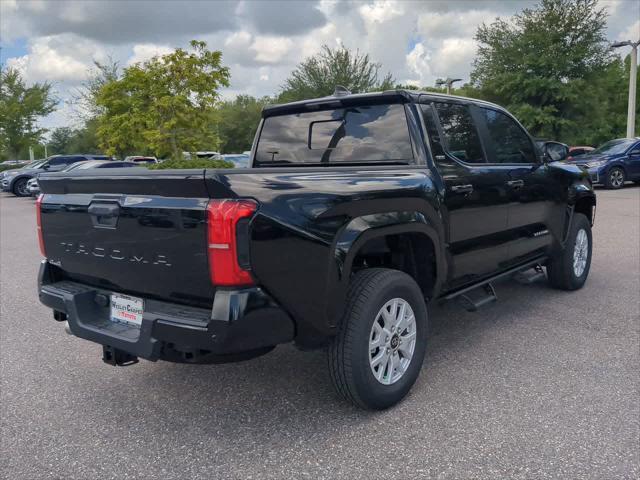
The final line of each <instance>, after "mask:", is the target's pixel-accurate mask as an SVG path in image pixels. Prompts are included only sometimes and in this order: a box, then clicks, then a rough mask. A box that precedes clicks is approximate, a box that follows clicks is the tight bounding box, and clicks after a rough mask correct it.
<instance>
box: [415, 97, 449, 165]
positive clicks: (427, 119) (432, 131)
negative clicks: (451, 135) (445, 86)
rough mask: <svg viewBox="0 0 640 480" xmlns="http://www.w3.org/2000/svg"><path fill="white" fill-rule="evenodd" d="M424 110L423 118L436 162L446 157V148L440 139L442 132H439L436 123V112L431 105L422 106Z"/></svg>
mask: <svg viewBox="0 0 640 480" xmlns="http://www.w3.org/2000/svg"><path fill="white" fill-rule="evenodd" d="M420 108H421V109H422V117H423V119H424V125H425V127H426V129H427V135H428V136H429V145H430V146H431V153H432V154H433V156H434V161H438V160H440V158H438V157H441V158H442V157H444V146H443V145H442V140H441V139H440V132H438V125H437V123H436V117H435V112H434V111H433V108H432V107H431V105H424V104H423V105H420Z"/></svg>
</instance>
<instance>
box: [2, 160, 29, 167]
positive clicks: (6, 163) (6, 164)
mask: <svg viewBox="0 0 640 480" xmlns="http://www.w3.org/2000/svg"><path fill="white" fill-rule="evenodd" d="M27 163H29V161H28V160H5V161H4V162H0V165H2V166H3V167H11V166H14V165H17V166H21V165H26V164H27Z"/></svg>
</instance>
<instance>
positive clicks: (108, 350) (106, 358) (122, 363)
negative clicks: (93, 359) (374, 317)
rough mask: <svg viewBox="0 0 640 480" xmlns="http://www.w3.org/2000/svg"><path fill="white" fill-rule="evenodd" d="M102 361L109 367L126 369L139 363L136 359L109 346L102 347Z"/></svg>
mask: <svg viewBox="0 0 640 480" xmlns="http://www.w3.org/2000/svg"><path fill="white" fill-rule="evenodd" d="M102 361H103V362H104V363H108V364H109V365H113V366H114V367H115V366H119V367H128V366H129V365H134V364H136V363H138V362H139V360H138V357H136V356H135V355H131V354H130V353H127V352H125V351H123V350H118V349H117V348H113V347H111V346H109V345H103V346H102Z"/></svg>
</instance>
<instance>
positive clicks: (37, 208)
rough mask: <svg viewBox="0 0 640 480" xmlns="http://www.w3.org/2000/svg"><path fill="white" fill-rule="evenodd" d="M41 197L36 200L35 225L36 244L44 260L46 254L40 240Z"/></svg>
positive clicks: (42, 241)
mask: <svg viewBox="0 0 640 480" xmlns="http://www.w3.org/2000/svg"><path fill="white" fill-rule="evenodd" d="M42 197H43V195H42V194H40V195H38V199H37V200H36V225H37V226H38V243H39V244H40V253H41V254H42V256H43V257H45V258H46V256H47V254H46V253H45V251H44V239H43V238H42Z"/></svg>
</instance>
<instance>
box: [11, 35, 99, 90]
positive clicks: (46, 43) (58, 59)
mask: <svg viewBox="0 0 640 480" xmlns="http://www.w3.org/2000/svg"><path fill="white" fill-rule="evenodd" d="M93 59H96V60H101V59H104V53H103V51H101V50H100V49H99V48H97V47H96V46H95V45H94V44H92V43H91V42H88V41H86V40H82V39H78V38H76V37H75V36H73V35H58V36H49V37H39V38H36V39H35V40H33V41H32V42H31V43H30V44H29V53H27V54H26V55H23V56H21V57H14V58H9V59H8V60H7V65H8V66H10V67H14V68H17V69H18V70H20V71H21V72H22V73H23V75H24V76H25V78H26V79H27V81H28V82H43V81H68V82H71V83H79V82H81V81H82V80H84V79H85V78H86V76H87V70H88V68H89V66H90V65H91V62H92V60H93Z"/></svg>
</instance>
